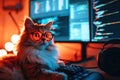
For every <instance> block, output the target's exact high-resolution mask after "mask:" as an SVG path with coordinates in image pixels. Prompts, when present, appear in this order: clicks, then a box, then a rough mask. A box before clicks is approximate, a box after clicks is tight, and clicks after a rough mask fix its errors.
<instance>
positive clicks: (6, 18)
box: [0, 0, 102, 61]
mask: <svg viewBox="0 0 120 80" xmlns="http://www.w3.org/2000/svg"><path fill="white" fill-rule="evenodd" d="M2 1H3V0H0V49H1V48H4V44H5V43H6V42H7V41H10V37H11V36H12V34H15V33H16V34H18V29H17V28H18V27H17V26H16V25H15V23H14V21H13V20H12V18H11V17H10V15H9V12H11V14H12V15H13V17H14V19H15V21H16V23H17V24H18V26H19V28H21V27H22V24H23V21H24V18H25V16H29V0H22V6H23V8H22V10H20V11H18V12H16V11H14V10H4V9H3V8H2ZM5 1H6V0H5ZM8 1H9V0H8ZM10 3H11V4H13V3H14V1H11V2H10V1H9V4H10ZM56 45H57V47H58V49H59V52H60V58H61V59H64V60H72V61H79V60H81V56H82V55H81V53H82V45H81V43H64V42H63V43H59V42H57V43H56ZM101 47H102V44H98V43H89V44H88V45H87V48H86V50H87V57H90V56H93V55H94V56H97V54H98V53H99V51H100V48H101Z"/></svg>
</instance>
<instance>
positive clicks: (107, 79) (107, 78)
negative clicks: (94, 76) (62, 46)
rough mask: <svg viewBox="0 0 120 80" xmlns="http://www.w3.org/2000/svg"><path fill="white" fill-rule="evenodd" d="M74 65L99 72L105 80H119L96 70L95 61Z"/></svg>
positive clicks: (119, 79) (119, 78)
mask: <svg viewBox="0 0 120 80" xmlns="http://www.w3.org/2000/svg"><path fill="white" fill-rule="evenodd" d="M75 65H79V66H84V67H86V68H87V69H89V70H92V71H97V72H100V73H101V74H102V75H103V76H104V78H105V80H120V77H113V76H110V75H108V74H106V73H105V72H104V71H102V70H100V69H99V68H98V65H97V60H96V59H92V60H88V61H85V62H81V63H75Z"/></svg>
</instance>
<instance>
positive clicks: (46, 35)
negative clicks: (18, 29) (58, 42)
mask: <svg viewBox="0 0 120 80" xmlns="http://www.w3.org/2000/svg"><path fill="white" fill-rule="evenodd" d="M31 34H32V36H31V38H32V40H35V41H41V40H42V39H43V38H44V39H45V40H46V41H50V40H51V39H52V38H53V35H52V33H51V32H45V33H42V32H33V33H31Z"/></svg>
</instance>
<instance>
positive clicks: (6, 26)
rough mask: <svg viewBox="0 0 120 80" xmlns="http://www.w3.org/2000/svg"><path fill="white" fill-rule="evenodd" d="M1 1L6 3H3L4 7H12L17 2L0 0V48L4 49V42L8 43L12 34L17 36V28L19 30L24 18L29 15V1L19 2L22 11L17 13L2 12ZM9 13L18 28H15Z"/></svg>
mask: <svg viewBox="0 0 120 80" xmlns="http://www.w3.org/2000/svg"><path fill="white" fill-rule="evenodd" d="M3 1H8V2H5V4H6V5H7V4H8V5H14V4H15V3H16V1H17V0H16V1H15V0H13V1H11V0H0V48H3V47H4V44H5V42H7V41H10V37H11V36H12V34H18V29H17V28H21V26H22V25H21V24H23V20H24V17H25V16H28V15H29V12H28V11H29V8H28V7H29V5H28V3H29V0H22V1H21V4H22V10H20V11H18V12H17V11H16V10H4V9H3V5H2V4H3ZM23 1H24V2H23ZM26 4H27V5H26ZM10 12H11V14H12V15H13V17H14V19H15V21H16V23H17V24H18V26H16V24H15V23H14V21H13V20H12V18H11V16H10V15H9V13H10Z"/></svg>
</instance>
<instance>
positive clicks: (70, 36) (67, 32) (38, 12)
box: [30, 0, 90, 42]
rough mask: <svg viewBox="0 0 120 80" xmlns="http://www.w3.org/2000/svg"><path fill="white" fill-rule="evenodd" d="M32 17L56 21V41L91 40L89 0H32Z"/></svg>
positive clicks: (40, 21)
mask: <svg viewBox="0 0 120 80" xmlns="http://www.w3.org/2000/svg"><path fill="white" fill-rule="evenodd" d="M30 17H31V18H32V19H33V20H34V21H35V22H37V23H42V24H44V23H47V22H49V21H54V24H53V26H52V27H53V28H55V36H54V38H55V41H56V42H57V41H61V42H78V41H81V42H88V41H90V25H89V24H90V22H89V21H90V20H89V19H90V17H89V0H30Z"/></svg>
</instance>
